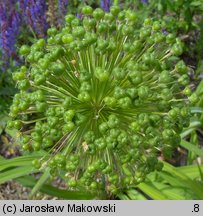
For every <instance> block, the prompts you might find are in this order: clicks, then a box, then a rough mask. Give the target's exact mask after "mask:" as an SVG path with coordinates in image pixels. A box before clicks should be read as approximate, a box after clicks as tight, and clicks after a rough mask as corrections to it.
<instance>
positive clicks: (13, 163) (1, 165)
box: [0, 153, 42, 171]
mask: <svg viewBox="0 0 203 216" xmlns="http://www.w3.org/2000/svg"><path fill="white" fill-rule="evenodd" d="M41 157H42V154H41V153H39V154H36V153H35V154H31V155H30V156H20V157H16V158H12V159H5V158H0V171H2V170H4V169H7V168H11V167H17V166H31V164H32V161H33V160H34V159H37V158H41Z"/></svg>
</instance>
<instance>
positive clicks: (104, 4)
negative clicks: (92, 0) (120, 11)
mask: <svg viewBox="0 0 203 216" xmlns="http://www.w3.org/2000/svg"><path fill="white" fill-rule="evenodd" d="M110 3H111V1H110V0H101V1H100V7H101V8H102V9H103V10H105V11H107V12H109V10H110Z"/></svg>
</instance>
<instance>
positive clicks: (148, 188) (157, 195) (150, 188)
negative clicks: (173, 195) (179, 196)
mask: <svg viewBox="0 0 203 216" xmlns="http://www.w3.org/2000/svg"><path fill="white" fill-rule="evenodd" d="M137 187H138V188H139V189H140V190H142V191H143V192H144V193H145V194H146V195H147V196H149V197H151V198H152V199H154V200H167V199H169V198H168V197H167V196H166V195H165V194H163V193H162V192H161V191H160V190H158V189H157V188H156V187H155V186H154V185H153V184H152V183H150V182H147V183H145V182H143V183H140V184H139V185H138V186H137Z"/></svg>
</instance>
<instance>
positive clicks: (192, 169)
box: [176, 165, 203, 179]
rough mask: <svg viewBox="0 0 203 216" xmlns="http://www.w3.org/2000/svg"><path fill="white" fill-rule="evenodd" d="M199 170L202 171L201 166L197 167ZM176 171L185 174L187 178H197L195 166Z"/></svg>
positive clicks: (183, 167)
mask: <svg viewBox="0 0 203 216" xmlns="http://www.w3.org/2000/svg"><path fill="white" fill-rule="evenodd" d="M199 167H200V169H201V170H203V165H199ZM176 169H177V170H178V171H181V172H182V173H185V175H187V176H188V177H189V178H191V179H195V178H197V177H199V174H200V173H199V168H198V166H197V165H190V166H182V167H177V168H176Z"/></svg>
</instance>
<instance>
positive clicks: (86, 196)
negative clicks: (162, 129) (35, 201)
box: [16, 176, 97, 200]
mask: <svg viewBox="0 0 203 216" xmlns="http://www.w3.org/2000/svg"><path fill="white" fill-rule="evenodd" d="M16 180H17V181H18V182H19V183H21V184H22V185H23V186H25V187H30V188H33V187H34V186H35V184H36V182H37V181H36V180H35V179H34V178H33V177H32V176H26V177H23V178H22V177H21V178H18V179H16ZM40 192H42V193H45V194H48V195H50V196H53V197H58V198H62V199H67V200H91V199H96V198H97V194H95V193H90V192H87V191H67V190H62V189H58V188H56V187H53V186H51V185H47V184H45V185H43V187H42V188H40Z"/></svg>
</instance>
